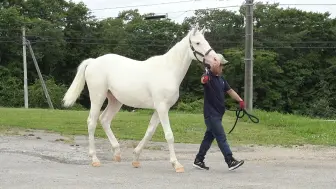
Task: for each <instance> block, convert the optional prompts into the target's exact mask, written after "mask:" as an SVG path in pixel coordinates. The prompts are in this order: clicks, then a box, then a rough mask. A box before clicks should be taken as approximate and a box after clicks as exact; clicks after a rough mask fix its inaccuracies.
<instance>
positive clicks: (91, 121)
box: [87, 91, 106, 167]
mask: <svg viewBox="0 0 336 189" xmlns="http://www.w3.org/2000/svg"><path fill="white" fill-rule="evenodd" d="M90 92H91V93H90V100H91V108H90V113H89V116H88V119H87V125H88V133H89V155H90V156H91V158H92V166H94V167H98V166H100V161H99V159H98V158H97V154H96V147H95V139H94V135H95V131H96V127H97V121H98V116H99V113H100V108H101V107H102V105H103V103H104V100H105V98H106V96H105V95H101V94H100V93H97V92H93V91H90Z"/></svg>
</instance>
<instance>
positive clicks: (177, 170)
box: [175, 167, 184, 173]
mask: <svg viewBox="0 0 336 189" xmlns="http://www.w3.org/2000/svg"><path fill="white" fill-rule="evenodd" d="M175 171H176V173H184V167H178V168H176V169H175Z"/></svg>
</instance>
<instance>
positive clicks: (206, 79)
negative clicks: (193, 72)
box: [201, 75, 209, 84]
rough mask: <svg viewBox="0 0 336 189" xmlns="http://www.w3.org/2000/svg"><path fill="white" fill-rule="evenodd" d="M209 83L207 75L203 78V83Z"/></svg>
mask: <svg viewBox="0 0 336 189" xmlns="http://www.w3.org/2000/svg"><path fill="white" fill-rule="evenodd" d="M208 81H209V76H208V75H205V76H202V78H201V83H203V84H205V83H207V82H208Z"/></svg>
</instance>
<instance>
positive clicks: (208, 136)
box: [194, 120, 215, 170]
mask: <svg viewBox="0 0 336 189" xmlns="http://www.w3.org/2000/svg"><path fill="white" fill-rule="evenodd" d="M205 124H206V126H207V130H206V132H205V134H204V137H203V140H202V143H201V145H200V149H199V151H198V154H197V155H196V159H195V161H194V167H197V168H200V169H207V170H208V169H209V167H207V166H205V164H204V158H205V155H206V153H207V151H208V150H209V149H210V147H211V144H212V142H213V140H214V139H215V137H214V136H213V134H212V132H211V126H210V125H209V124H210V123H209V121H208V120H205Z"/></svg>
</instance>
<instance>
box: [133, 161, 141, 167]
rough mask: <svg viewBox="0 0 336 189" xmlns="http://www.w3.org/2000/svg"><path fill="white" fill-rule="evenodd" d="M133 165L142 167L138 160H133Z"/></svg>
mask: <svg viewBox="0 0 336 189" xmlns="http://www.w3.org/2000/svg"><path fill="white" fill-rule="evenodd" d="M132 165H133V167H134V168H139V167H140V162H138V161H133V162H132Z"/></svg>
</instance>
